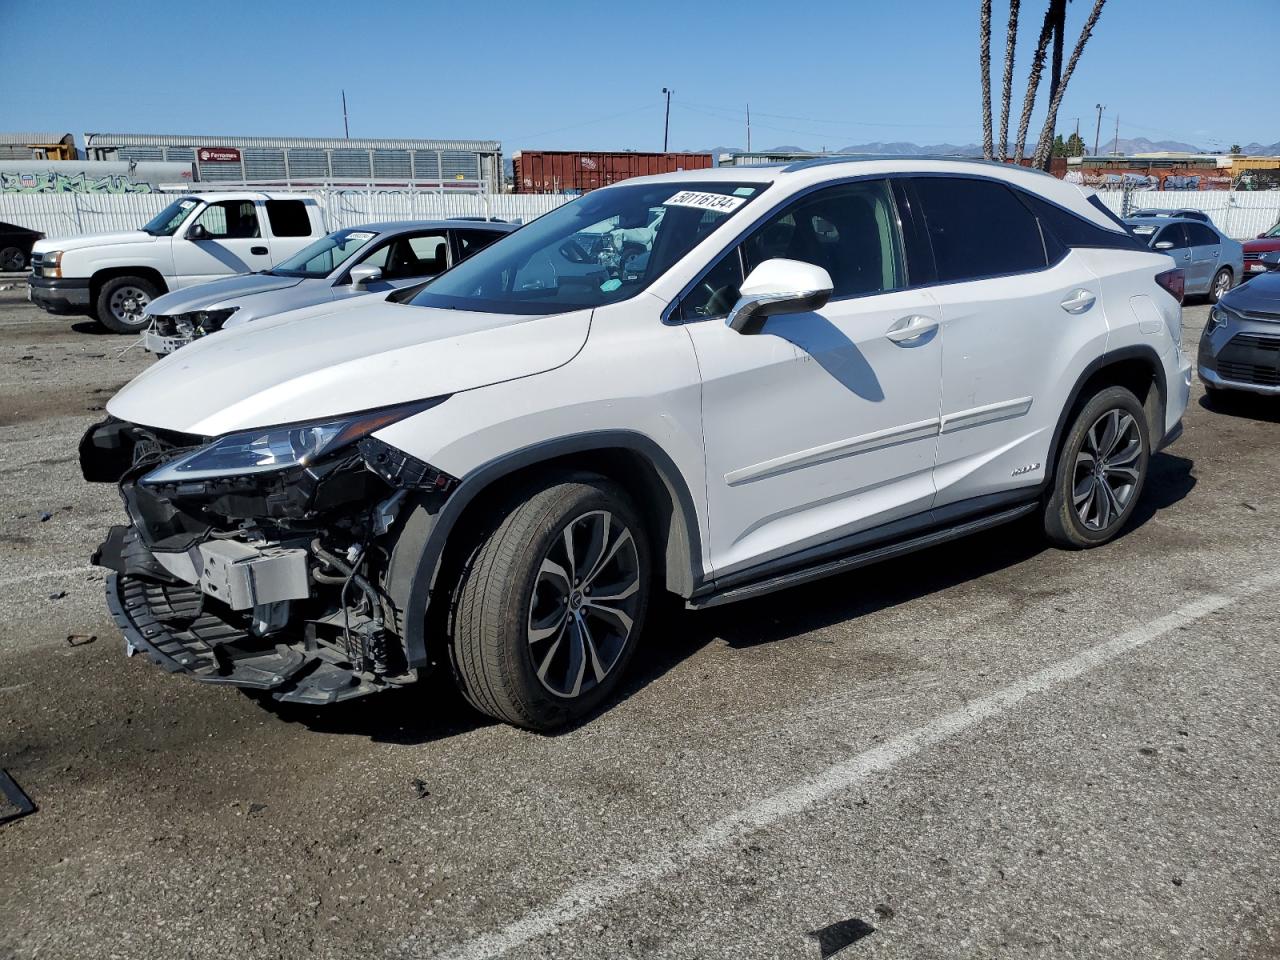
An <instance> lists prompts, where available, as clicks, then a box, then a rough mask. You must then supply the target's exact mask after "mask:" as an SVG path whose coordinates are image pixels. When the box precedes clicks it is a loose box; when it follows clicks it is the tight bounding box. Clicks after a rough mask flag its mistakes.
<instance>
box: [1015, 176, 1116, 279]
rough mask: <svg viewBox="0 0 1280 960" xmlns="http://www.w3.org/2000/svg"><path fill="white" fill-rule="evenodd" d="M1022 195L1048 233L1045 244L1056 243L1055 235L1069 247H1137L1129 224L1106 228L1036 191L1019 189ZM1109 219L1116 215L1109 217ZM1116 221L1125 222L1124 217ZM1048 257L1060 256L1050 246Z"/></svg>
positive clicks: (1053, 245) (1054, 260)
mask: <svg viewBox="0 0 1280 960" xmlns="http://www.w3.org/2000/svg"><path fill="white" fill-rule="evenodd" d="M1019 196H1021V197H1022V199H1023V200H1025V201H1026V203H1027V205H1028V206H1030V207H1031V209H1032V210H1033V211H1034V212H1035V215H1036V216H1037V217H1038V218H1039V220H1040V226H1041V227H1042V228H1043V229H1044V233H1045V238H1044V239H1045V245H1046V247H1051V248H1052V247H1056V246H1057V244H1055V243H1054V242H1053V240H1054V239H1056V240H1058V241H1061V243H1062V244H1065V245H1066V246H1068V247H1103V248H1108V249H1121V250H1133V249H1136V248H1137V247H1138V244H1136V243H1135V242H1134V240H1133V237H1132V236H1131V235H1130V233H1129V230H1128V228H1127V227H1126V228H1125V232H1124V233H1118V232H1117V231H1115V230H1107V229H1105V228H1104V227H1099V226H1098V225H1097V224H1093V223H1090V222H1089V221H1088V220H1085V219H1084V218H1083V217H1078V216H1076V215H1075V214H1074V213H1072V212H1071V211H1069V210H1065V209H1063V208H1062V207H1059V206H1057V205H1056V204H1053V203H1050V202H1049V201H1048V200H1044V199H1042V198H1041V197H1038V196H1036V195H1035V194H1033V193H1020V194H1019ZM1108 219H1113V218H1112V217H1108ZM1115 222H1117V223H1120V225H1121V226H1124V224H1123V222H1122V221H1115ZM1049 260H1050V262H1054V263H1056V262H1057V260H1058V257H1057V256H1056V255H1055V254H1054V250H1053V249H1050V250H1049Z"/></svg>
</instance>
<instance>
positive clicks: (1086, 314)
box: [911, 176, 1107, 509]
mask: <svg viewBox="0 0 1280 960" xmlns="http://www.w3.org/2000/svg"><path fill="white" fill-rule="evenodd" d="M911 189H912V191H913V203H912V206H913V208H914V207H916V206H917V205H918V206H919V208H920V213H922V214H923V219H924V221H925V224H926V227H927V232H928V237H929V241H930V246H931V248H932V250H933V253H934V257H935V260H936V270H937V283H936V284H935V285H934V286H933V287H931V288H930V291H931V293H932V294H933V296H934V297H935V298H936V299H937V301H938V303H939V305H940V307H941V311H942V321H943V323H942V343H943V355H942V406H941V425H940V434H939V437H938V450H937V461H936V466H935V469H934V483H935V485H936V487H937V497H936V500H935V507H936V508H938V509H940V508H942V507H944V506H947V505H953V504H954V505H957V506H958V507H960V505H963V506H964V507H973V508H974V509H977V508H979V507H980V506H982V505H983V503H984V502H985V501H979V502H977V503H966V501H974V500H975V499H976V498H979V497H987V496H989V495H996V494H1007V493H1009V492H1011V491H1014V490H1016V489H1017V488H1018V487H1031V486H1035V485H1037V484H1038V483H1040V481H1041V480H1043V478H1044V476H1045V464H1046V462H1047V460H1048V452H1049V445H1050V442H1051V440H1052V436H1053V432H1054V429H1055V427H1056V425H1057V421H1058V417H1059V414H1060V413H1061V412H1062V409H1061V408H1062V403H1063V402H1064V401H1063V400H1062V399H1061V398H1060V397H1059V396H1058V395H1057V394H1058V388H1059V386H1060V385H1061V384H1062V383H1063V382H1064V381H1067V380H1071V381H1074V377H1075V374H1076V370H1077V369H1078V365H1079V363H1080V359H1079V358H1080V357H1081V356H1082V355H1089V356H1096V355H1097V354H1098V353H1101V352H1102V351H1103V349H1105V345H1106V336H1107V324H1106V318H1105V316H1104V313H1103V309H1102V303H1101V288H1100V284H1099V282H1098V279H1097V277H1096V276H1095V275H1094V274H1093V272H1092V271H1091V270H1090V269H1089V268H1088V266H1087V265H1086V264H1085V263H1084V261H1083V259H1082V258H1081V257H1080V256H1078V255H1076V254H1074V253H1073V252H1072V251H1070V250H1069V249H1065V248H1063V247H1061V246H1060V245H1058V244H1057V243H1056V242H1054V243H1053V245H1052V247H1050V246H1047V245H1046V242H1045V237H1044V235H1043V234H1042V232H1041V229H1040V224H1039V221H1038V219H1037V218H1036V216H1035V214H1034V213H1032V211H1031V208H1030V207H1029V205H1028V202H1027V201H1023V200H1022V199H1021V198H1020V195H1019V193H1018V192H1017V191H1016V190H1015V188H1012V187H1009V186H1007V185H1006V184H1004V183H1001V182H998V181H995V180H984V179H979V178H970V177H955V176H938V177H917V178H913V179H912V181H911Z"/></svg>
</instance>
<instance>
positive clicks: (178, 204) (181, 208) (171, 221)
mask: <svg viewBox="0 0 1280 960" xmlns="http://www.w3.org/2000/svg"><path fill="white" fill-rule="evenodd" d="M199 202H200V201H199V200H197V199H196V198H195V197H181V198H179V199H177V200H175V201H173V203H171V204H169V205H168V206H167V207H165V208H164V209H163V210H161V211H160V212H159V213H157V214H156V215H155V216H154V217H152V218H151V219H150V220H148V221H147V222H146V223H145V224H144V225H143V227H142V230H143V232H144V233H149V234H151V235H152V236H153V237H171V236H173V234H174V232H175V231H176V230H177V229H178V227H180V226H182V221H183V220H185V219H187V214H189V213H190V212H191V211H192V210H194V209H195V207H196V205H197V204H198V203H199Z"/></svg>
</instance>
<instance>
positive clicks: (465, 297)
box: [409, 180, 768, 315]
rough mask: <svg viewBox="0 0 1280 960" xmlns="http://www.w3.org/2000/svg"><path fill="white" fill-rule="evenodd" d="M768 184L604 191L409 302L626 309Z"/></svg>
mask: <svg viewBox="0 0 1280 960" xmlns="http://www.w3.org/2000/svg"><path fill="white" fill-rule="evenodd" d="M766 187H768V184H767V183H760V182H756V183H733V182H726V181H708V182H701V183H700V182H687V183H682V182H678V181H677V182H672V181H670V180H663V181H659V182H656V183H643V184H622V185H621V186H616V187H606V188H604V189H602V190H596V191H593V192H591V193H588V194H587V195H586V196H584V197H580V198H579V199H577V200H574V201H572V202H570V203H567V204H565V205H564V206H562V207H559V208H557V209H555V210H553V211H552V212H551V213H548V214H546V215H545V216H542V217H539V218H538V219H537V220H535V221H533V223H531V224H529V225H528V226H526V227H521V228H520V229H519V230H517V231H516V232H515V233H512V234H510V235H508V236H506V237H503V238H502V239H501V240H499V241H498V242H497V243H494V244H493V245H492V246H489V247H486V248H485V249H484V250H481V251H480V252H479V253H477V254H476V255H475V256H473V257H471V258H470V259H469V260H464V261H463V262H462V263H460V264H459V265H458V266H456V267H454V268H453V269H452V270H449V271H448V272H446V273H443V274H441V275H440V276H439V277H437V278H436V279H435V280H433V281H432V282H431V283H429V284H428V285H427V286H425V287H423V289H422V292H421V293H419V294H418V295H417V296H416V297H414V298H413V299H412V300H411V301H409V302H410V303H412V304H415V305H417V306H422V307H444V308H447V309H452V310H476V311H479V312H482V313H514V314H526V315H536V314H543V313H565V312H568V311H570V310H583V309H589V308H592V307H599V306H603V305H605V304H608V303H617V302H618V301H620V300H626V299H627V298H629V297H632V296H634V295H635V294H637V293H639V292H640V291H641V290H643V289H644V288H645V287H647V286H649V284H651V283H652V282H653V281H655V280H657V279H658V278H659V277H660V276H662V275H663V274H664V273H666V272H667V270H668V269H670V268H671V266H672V265H674V264H675V263H676V261H678V260H679V259H680V258H681V257H683V256H684V255H685V254H686V253H688V252H689V251H690V250H692V249H693V247H694V246H695V245H696V244H698V243H699V242H700V241H701V240H703V239H704V238H706V237H707V236H708V235H710V234H711V233H712V232H713V231H715V230H716V229H718V228H719V227H720V226H721V225H722V224H723V223H725V222H726V221H727V220H729V219H730V218H731V217H733V216H734V214H736V213H737V211H738V210H740V209H741V208H742V207H743V206H745V205H746V204H748V203H750V202H751V200H753V199H754V198H755V197H757V196H759V195H760V194H761V193H762V192H764V190H765V188H766Z"/></svg>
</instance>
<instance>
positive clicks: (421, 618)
mask: <svg viewBox="0 0 1280 960" xmlns="http://www.w3.org/2000/svg"><path fill="white" fill-rule="evenodd" d="M607 450H624V451H627V452H630V453H634V454H637V455H639V456H640V457H642V458H643V459H644V461H645V462H646V463H647V464H648V466H649V467H650V468H651V469H652V471H653V473H654V477H655V478H656V480H657V482H658V483H659V484H661V487H662V488H663V489H664V490H665V492H666V494H667V495H668V496H669V497H670V501H671V513H670V517H669V518H668V519H667V520H666V521H664V525H665V526H666V527H667V543H666V545H665V553H666V570H667V588H668V589H670V590H672V591H674V592H675V593H678V594H680V595H682V596H686V597H687V596H689V595H691V594H692V593H693V592H694V591H696V590H697V589H698V588H699V587H700V586H702V584H703V581H704V578H703V575H702V573H701V566H702V534H701V529H700V528H699V525H698V514H697V510H696V508H695V506H694V500H693V496H692V494H691V493H690V491H689V487H688V485H687V484H686V482H685V480H684V477H683V476H682V474H681V473H680V471H679V469H678V468H677V467H676V465H675V462H674V461H673V460H672V459H671V457H670V456H669V455H668V454H667V452H666V451H665V450H663V449H662V447H661V446H659V445H658V444H657V443H656V442H655V441H654V440H652V439H651V438H650V437H648V436H646V435H644V434H642V433H637V432H635V431H630V430H605V431H593V432H590V433H583V434H578V435H575V436H569V437H559V438H556V439H553V440H544V441H541V442H539V443H535V444H531V445H530V446H527V447H523V448H521V449H519V450H516V451H513V452H511V453H506V454H503V455H502V456H500V457H496V458H495V459H493V460H490V461H488V462H487V463H485V464H483V465H481V466H480V467H477V468H476V469H475V470H473V471H471V472H470V473H468V474H467V475H466V476H465V477H463V478H462V480H461V482H460V483H459V485H458V487H457V488H456V489H455V490H454V491H453V492H452V493H451V494H450V495H449V497H448V499H447V500H445V501H444V503H443V505H441V506H439V508H438V509H437V510H436V511H435V512H432V511H431V509H430V508H429V506H428V504H427V502H426V501H425V500H424V499H422V498H418V499H417V500H416V501H415V502H414V503H413V504H412V506H411V507H410V508H409V509H408V510H407V511H406V515H405V516H404V519H403V521H402V523H401V524H400V525H399V529H398V532H397V536H396V539H395V542H394V546H393V547H392V550H391V556H390V559H389V561H388V564H387V571H386V577H385V581H384V586H385V590H386V593H387V595H388V597H389V598H390V600H391V602H392V604H393V606H394V608H395V613H396V619H397V622H398V627H399V633H400V637H401V640H402V642H403V643H404V649H405V655H406V658H407V660H408V665H409V666H410V667H425V666H427V665H428V664H429V663H430V654H429V651H428V639H429V638H428V637H427V631H426V621H427V608H428V605H429V603H430V601H431V597H432V595H433V594H434V592H435V589H436V580H437V578H438V577H439V574H440V569H441V565H442V564H441V562H442V560H443V558H444V552H445V548H446V545H447V544H448V541H449V536H450V534H451V533H452V531H453V529H454V528H455V527H456V526H457V524H458V521H459V520H460V519H461V518H462V516H463V515H464V514H465V513H466V510H467V508H468V507H469V506H470V505H471V504H472V502H474V500H475V499H476V497H477V496H479V495H480V494H482V493H484V492H485V491H486V490H488V489H490V488H491V487H492V486H493V484H495V483H496V482H498V481H500V480H502V479H504V478H505V477H508V476H510V475H511V474H513V473H515V472H517V471H520V470H524V469H527V468H529V467H534V466H537V465H538V464H540V463H545V462H550V461H552V460H556V459H558V458H561V457H565V456H571V455H574V454H582V453H590V452H592V451H607ZM655 546H657V545H655Z"/></svg>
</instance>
